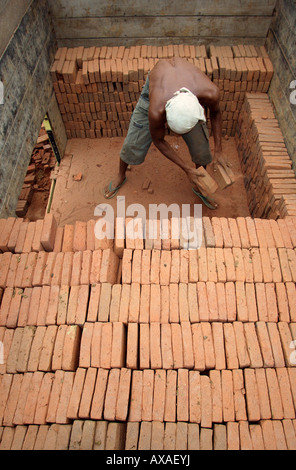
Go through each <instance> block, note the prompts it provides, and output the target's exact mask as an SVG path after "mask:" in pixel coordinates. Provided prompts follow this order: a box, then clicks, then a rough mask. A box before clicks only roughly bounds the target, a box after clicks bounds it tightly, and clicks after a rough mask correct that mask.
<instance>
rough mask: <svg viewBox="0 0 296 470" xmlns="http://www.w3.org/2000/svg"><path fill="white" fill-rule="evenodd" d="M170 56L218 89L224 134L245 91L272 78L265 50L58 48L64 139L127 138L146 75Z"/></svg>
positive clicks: (56, 78) (55, 72)
mask: <svg viewBox="0 0 296 470" xmlns="http://www.w3.org/2000/svg"><path fill="white" fill-rule="evenodd" d="M250 48H251V50H252V53H251V51H250ZM226 49H227V52H226V53H225V50H226ZM172 57H183V58H185V59H186V60H188V61H190V62H191V63H193V64H194V65H195V66H197V67H198V68H200V69H201V70H202V71H203V72H204V73H205V74H206V75H207V76H208V77H209V78H210V79H211V80H213V81H214V82H215V83H216V84H217V85H218V87H219V88H220V90H221V108H222V112H223V133H224V134H226V133H227V134H228V135H234V131H235V126H236V123H237V119H238V115H239V112H240V109H241V106H242V103H243V99H244V95H245V93H246V92H250V91H252V92H256V91H258V92H263V93H266V92H267V91H268V88H269V85H270V81H271V79H272V76H273V67H272V63H271V61H270V59H269V58H268V55H267V53H266V50H265V49H264V48H256V47H254V46H250V47H249V46H240V49H239V53H238V50H237V49H235V50H233V48H231V47H225V48H224V50H222V49H221V48H219V47H215V46H210V47H209V50H208V51H207V50H206V48H205V46H193V45H182V44H180V45H169V46H159V47H156V46H146V45H143V46H133V47H131V48H124V47H102V48H99V47H91V48H79V49H78V48H72V49H67V48H60V49H58V51H57V54H56V57H55V61H54V63H53V66H52V68H51V77H52V80H53V86H54V89H55V93H56V97H57V101H58V104H59V107H60V110H61V114H62V117H63V120H64V123H65V127H66V131H67V135H68V137H69V138H75V137H79V138H84V137H88V138H96V137H113V136H122V135H126V132H127V129H128V124H129V120H130V117H131V114H132V112H133V109H134V107H135V105H136V103H137V101H138V98H139V96H140V92H141V89H142V86H143V85H144V82H145V80H146V77H147V75H148V73H149V71H150V70H151V69H152V68H153V67H154V65H155V64H156V63H157V62H158V60H160V59H164V58H172ZM209 124H210V122H209Z"/></svg>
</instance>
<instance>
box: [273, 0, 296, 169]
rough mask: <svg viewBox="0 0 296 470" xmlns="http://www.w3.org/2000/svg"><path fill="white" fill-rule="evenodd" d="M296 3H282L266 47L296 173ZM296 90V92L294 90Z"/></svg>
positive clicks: (278, 113) (277, 109)
mask: <svg viewBox="0 0 296 470" xmlns="http://www.w3.org/2000/svg"><path fill="white" fill-rule="evenodd" d="M295 32H296V1H295V0H279V1H278V3H277V7H276V14H275V17H274V20H273V22H272V24H271V27H270V30H269V32H268V36H267V40H266V47H267V50H268V53H269V56H270V58H271V60H272V62H273V66H274V72H275V73H274V77H273V79H272V82H271V86H270V89H269V95H270V98H271V100H272V102H273V104H274V107H275V112H276V116H277V118H278V120H279V123H280V126H281V129H282V132H283V134H284V138H285V141H286V146H287V149H288V152H289V154H290V157H291V158H292V160H293V166H294V170H296V104H292V103H291V101H290V94H291V92H292V89H290V83H291V81H293V80H296V55H295V51H296V33H295ZM294 90H295V88H294Z"/></svg>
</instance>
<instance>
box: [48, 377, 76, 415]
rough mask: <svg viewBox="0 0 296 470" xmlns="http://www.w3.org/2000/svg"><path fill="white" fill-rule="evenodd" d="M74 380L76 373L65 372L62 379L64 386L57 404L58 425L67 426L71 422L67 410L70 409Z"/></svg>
mask: <svg viewBox="0 0 296 470" xmlns="http://www.w3.org/2000/svg"><path fill="white" fill-rule="evenodd" d="M57 372H58V371H57ZM56 374H57V373H56ZM74 378H75V374H74V372H65V373H64V375H63V377H62V379H61V381H62V386H61V390H60V393H59V401H58V403H57V409H56V413H55V422H56V423H59V424H67V423H69V422H70V421H69V419H68V418H67V409H68V405H69V400H70V396H71V392H72V387H73V383H74ZM50 402H51V400H50ZM49 409H50V406H49Z"/></svg>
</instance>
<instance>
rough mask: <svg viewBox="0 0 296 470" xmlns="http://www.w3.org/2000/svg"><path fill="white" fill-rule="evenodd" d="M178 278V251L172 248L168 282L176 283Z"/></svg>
mask: <svg viewBox="0 0 296 470" xmlns="http://www.w3.org/2000/svg"><path fill="white" fill-rule="evenodd" d="M179 280H180V251H179V250H172V261H171V275H170V283H178V282H179Z"/></svg>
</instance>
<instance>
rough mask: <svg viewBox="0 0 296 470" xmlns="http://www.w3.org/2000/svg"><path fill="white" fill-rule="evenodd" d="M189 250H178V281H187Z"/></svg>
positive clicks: (186, 282)
mask: <svg viewBox="0 0 296 470" xmlns="http://www.w3.org/2000/svg"><path fill="white" fill-rule="evenodd" d="M189 253H190V251H189V250H180V282H181V283H185V284H188V282H189Z"/></svg>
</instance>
